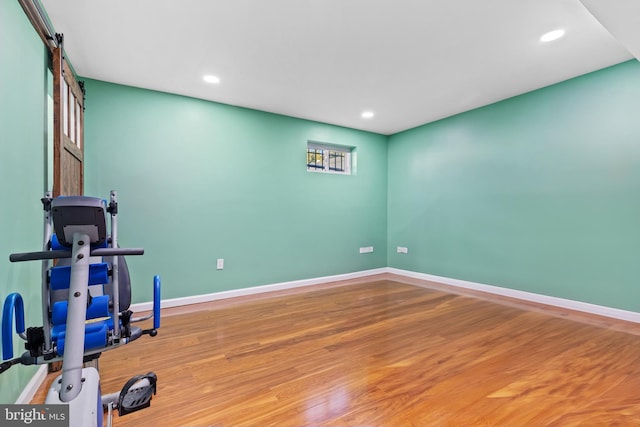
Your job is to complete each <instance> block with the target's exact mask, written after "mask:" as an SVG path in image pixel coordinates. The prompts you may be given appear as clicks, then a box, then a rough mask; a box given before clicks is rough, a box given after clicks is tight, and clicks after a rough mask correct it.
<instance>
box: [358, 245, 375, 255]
mask: <svg viewBox="0 0 640 427" xmlns="http://www.w3.org/2000/svg"><path fill="white" fill-rule="evenodd" d="M370 252H373V246H365V247H362V248H360V253H361V254H368V253H370Z"/></svg>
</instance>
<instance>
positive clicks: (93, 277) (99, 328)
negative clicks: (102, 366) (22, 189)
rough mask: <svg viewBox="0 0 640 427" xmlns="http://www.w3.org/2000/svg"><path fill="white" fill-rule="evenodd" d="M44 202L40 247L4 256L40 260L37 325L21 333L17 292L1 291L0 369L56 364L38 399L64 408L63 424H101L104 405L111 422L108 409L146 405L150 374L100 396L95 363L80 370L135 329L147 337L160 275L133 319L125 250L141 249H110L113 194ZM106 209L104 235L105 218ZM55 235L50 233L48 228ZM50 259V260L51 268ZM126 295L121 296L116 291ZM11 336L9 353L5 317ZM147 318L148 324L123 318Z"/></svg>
mask: <svg viewBox="0 0 640 427" xmlns="http://www.w3.org/2000/svg"><path fill="white" fill-rule="evenodd" d="M42 202H43V206H44V243H43V250H42V251H39V252H27V253H17V254H11V255H10V257H9V259H10V261H12V262H21V261H34V260H41V261H42V319H43V326H42V327H35V328H28V329H27V330H26V333H25V322H24V305H23V301H22V297H21V296H20V294H19V293H13V294H11V295H9V296H8V297H7V298H6V300H5V303H4V307H3V313H2V350H3V352H2V358H3V360H5V361H4V362H3V363H1V364H0V373H2V372H4V371H6V370H7V369H9V368H10V367H11V366H13V365H16V364H24V365H34V364H48V363H52V362H56V361H62V374H61V375H60V376H59V377H58V378H56V379H55V380H54V382H53V384H52V386H51V388H50V390H49V393H48V395H47V398H46V401H45V403H47V404H67V405H69V419H70V426H71V427H75V426H78V427H93V426H102V424H103V417H104V410H105V409H106V410H107V411H108V416H107V420H108V421H107V422H108V425H111V422H112V410H113V409H114V408H117V409H118V411H119V413H120V415H125V414H127V413H131V412H135V411H137V410H139V409H144V408H146V407H148V406H150V403H151V398H152V396H153V394H155V392H156V381H157V377H156V375H155V374H154V373H153V372H149V373H147V374H145V375H138V376H135V377H133V378H132V379H131V380H129V381H128V382H127V383H126V384H125V386H124V387H123V389H122V390H121V391H120V392H117V393H111V394H107V395H102V394H101V390H100V376H99V373H98V370H97V369H96V368H95V367H83V365H84V364H85V363H87V362H91V361H95V360H97V359H98V357H99V356H100V354H101V353H102V352H103V351H106V350H111V349H114V348H118V347H119V346H121V345H124V344H127V343H129V342H131V341H134V340H136V339H137V338H139V337H140V336H142V335H143V334H148V335H150V336H155V335H156V334H157V329H158V328H159V327H160V278H159V276H155V277H154V281H153V291H154V297H153V301H154V304H153V310H152V312H151V313H150V314H149V315H147V316H145V317H140V318H133V317H132V314H133V313H132V312H131V311H130V310H129V304H130V284H129V274H128V268H127V265H126V262H125V260H124V256H125V255H142V254H143V253H144V250H143V249H142V248H120V247H119V246H118V225H117V215H118V202H117V194H116V192H115V191H111V193H110V200H109V203H108V204H107V202H106V201H105V200H103V199H99V198H94V197H84V196H69V197H58V198H55V199H52V198H51V193H47V194H46V195H45V197H44V198H43V199H42ZM107 213H109V214H110V217H111V221H110V231H111V234H110V235H108V234H107V224H106V215H107ZM54 232H55V233H54ZM53 260H58V262H57V264H56V265H55V266H54V265H52V261H53ZM125 292H128V294H126V295H125V294H124V293H125ZM14 317H15V326H16V328H15V329H16V333H17V334H18V335H20V336H21V337H22V338H23V339H24V340H26V341H27V343H26V345H25V347H26V349H27V350H28V351H26V352H25V353H24V354H23V355H22V356H21V357H18V358H15V359H14V358H13V340H12V332H11V331H12V328H11V327H12V323H13V322H12V319H13V318H14ZM151 318H153V328H151V329H145V330H142V329H141V328H139V327H136V326H132V325H131V323H133V322H138V321H143V320H148V319H151Z"/></svg>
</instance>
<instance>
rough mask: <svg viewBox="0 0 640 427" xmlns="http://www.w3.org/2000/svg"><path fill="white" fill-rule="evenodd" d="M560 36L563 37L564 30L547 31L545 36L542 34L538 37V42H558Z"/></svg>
mask: <svg viewBox="0 0 640 427" xmlns="http://www.w3.org/2000/svg"><path fill="white" fill-rule="evenodd" d="M562 36H564V30H553V31H549V32H548V33H546V34H543V35H542V37H540V41H541V42H545V43H546V42H551V41H554V40H558V39H559V38H560V37H562Z"/></svg>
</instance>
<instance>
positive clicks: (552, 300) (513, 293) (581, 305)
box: [386, 268, 640, 323]
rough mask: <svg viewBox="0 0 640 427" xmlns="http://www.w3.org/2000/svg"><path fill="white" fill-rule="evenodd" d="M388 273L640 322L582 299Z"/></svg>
mask: <svg viewBox="0 0 640 427" xmlns="http://www.w3.org/2000/svg"><path fill="white" fill-rule="evenodd" d="M386 272H387V273H391V274H397V275H400V276H406V277H411V278H414V279H421V280H427V281H430V282H436V283H442V284H444V285H449V286H455V287H459V288H465V289H471V290H474V291H479V292H485V293H489V294H495V295H501V296H505V297H509V298H515V299H519V300H524V301H529V302H534V303H538V304H545V305H550V306H555V307H560V308H565V309H568V310H575V311H581V312H584V313H589V314H595V315H598V316H605V317H610V318H613V319H619V320H625V321H627V322H635V323H640V313H638V312H635V311H627V310H621V309H618V308H611V307H605V306H602V305H596V304H590V303H586V302H581V301H574V300H568V299H564V298H558V297H551V296H548V295H541V294H535V293H532V292H525V291H519V290H516V289H509V288H502V287H499V286H493V285H485V284H482V283H475V282H468V281H466V280H459V279H451V278H449V277H442V276H434V275H431V274H425V273H416V272H414V271H408V270H401V269H397V268H387V269H386Z"/></svg>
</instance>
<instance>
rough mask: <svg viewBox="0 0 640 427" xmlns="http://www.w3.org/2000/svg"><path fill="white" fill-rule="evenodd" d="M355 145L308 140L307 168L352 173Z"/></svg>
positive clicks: (309, 169)
mask: <svg viewBox="0 0 640 427" xmlns="http://www.w3.org/2000/svg"><path fill="white" fill-rule="evenodd" d="M352 151H353V147H347V146H343V145H331V144H322V143H317V142H313V141H308V142H307V170H308V171H311V172H324V173H337V174H342V175H351V160H352V155H351V154H352Z"/></svg>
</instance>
